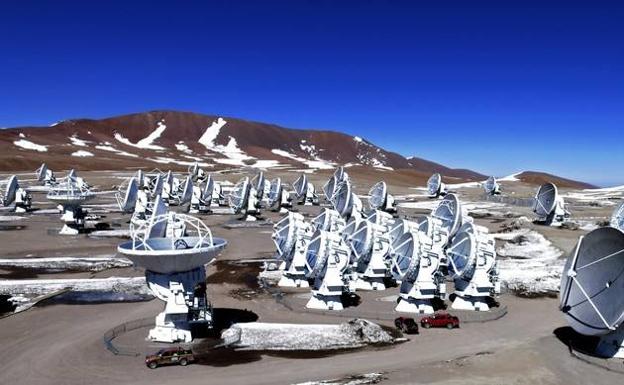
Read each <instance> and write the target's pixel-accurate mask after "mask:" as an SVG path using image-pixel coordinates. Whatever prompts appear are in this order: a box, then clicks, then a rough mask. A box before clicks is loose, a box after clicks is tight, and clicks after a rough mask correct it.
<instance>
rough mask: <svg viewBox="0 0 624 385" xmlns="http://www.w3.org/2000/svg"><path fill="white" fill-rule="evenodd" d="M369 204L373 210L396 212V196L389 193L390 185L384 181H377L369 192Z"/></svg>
mask: <svg viewBox="0 0 624 385" xmlns="http://www.w3.org/2000/svg"><path fill="white" fill-rule="evenodd" d="M368 205H369V207H370V208H371V210H382V211H386V212H396V206H395V204H394V197H393V196H392V195H390V194H388V185H387V184H386V182H384V181H380V182H377V183H375V185H373V187H372V188H371V189H370V191H369V192H368Z"/></svg>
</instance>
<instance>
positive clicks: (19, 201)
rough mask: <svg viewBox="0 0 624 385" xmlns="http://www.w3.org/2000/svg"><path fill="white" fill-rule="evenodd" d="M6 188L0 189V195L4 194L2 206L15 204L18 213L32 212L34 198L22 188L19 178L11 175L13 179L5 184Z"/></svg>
mask: <svg viewBox="0 0 624 385" xmlns="http://www.w3.org/2000/svg"><path fill="white" fill-rule="evenodd" d="M3 184H4V186H2V187H0V193H1V194H2V197H1V198H2V202H1V203H2V206H4V207H7V206H9V205H11V204H13V203H15V212H16V213H25V212H26V211H28V210H30V206H31V202H32V196H31V195H30V194H29V193H28V191H26V190H25V189H24V188H22V187H20V185H19V181H18V180H17V176H15V175H11V177H10V178H9V179H8V180H7V181H6V183H3Z"/></svg>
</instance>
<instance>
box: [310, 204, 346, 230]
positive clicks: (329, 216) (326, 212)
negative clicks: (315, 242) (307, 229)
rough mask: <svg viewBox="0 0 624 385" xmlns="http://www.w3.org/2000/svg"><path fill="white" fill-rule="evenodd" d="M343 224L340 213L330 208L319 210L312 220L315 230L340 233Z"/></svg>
mask: <svg viewBox="0 0 624 385" xmlns="http://www.w3.org/2000/svg"><path fill="white" fill-rule="evenodd" d="M345 224H346V223H345V220H344V219H343V218H342V216H340V213H339V212H338V211H336V210H333V209H330V208H323V209H321V212H320V213H319V215H317V216H316V217H314V218H313V219H312V226H313V227H314V229H315V230H323V231H331V232H339V233H341V232H342V231H343V229H344V227H345Z"/></svg>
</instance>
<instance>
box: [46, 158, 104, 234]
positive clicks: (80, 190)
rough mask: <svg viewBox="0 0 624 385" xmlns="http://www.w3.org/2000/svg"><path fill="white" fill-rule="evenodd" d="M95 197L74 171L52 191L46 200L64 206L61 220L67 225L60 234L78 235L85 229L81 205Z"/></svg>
mask: <svg viewBox="0 0 624 385" xmlns="http://www.w3.org/2000/svg"><path fill="white" fill-rule="evenodd" d="M94 197H95V194H93V193H92V192H91V191H90V186H89V185H88V184H87V183H86V182H84V181H83V180H82V178H78V177H76V174H75V172H73V170H72V171H70V173H69V174H68V176H67V177H65V178H63V179H61V180H60V181H59V183H58V184H56V185H55V186H53V187H52V188H51V189H50V191H49V192H48V195H47V196H46V198H47V199H48V200H49V201H52V202H55V203H57V204H59V205H60V206H62V211H63V214H62V216H61V220H62V221H63V222H65V225H64V226H63V228H62V229H61V231H60V234H63V235H76V234H78V233H79V232H80V230H81V229H82V228H84V225H85V216H86V214H85V212H84V211H83V210H82V208H81V205H82V204H83V203H84V202H86V201H88V200H90V199H93V198H94Z"/></svg>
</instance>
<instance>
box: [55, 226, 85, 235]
mask: <svg viewBox="0 0 624 385" xmlns="http://www.w3.org/2000/svg"><path fill="white" fill-rule="evenodd" d="M59 234H61V235H78V234H80V229H79V228H78V227H77V226H71V225H69V224H65V225H63V228H62V229H61V231H59Z"/></svg>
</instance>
